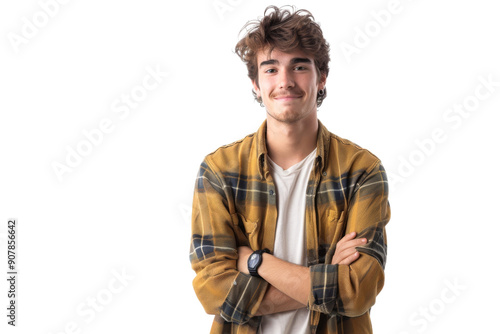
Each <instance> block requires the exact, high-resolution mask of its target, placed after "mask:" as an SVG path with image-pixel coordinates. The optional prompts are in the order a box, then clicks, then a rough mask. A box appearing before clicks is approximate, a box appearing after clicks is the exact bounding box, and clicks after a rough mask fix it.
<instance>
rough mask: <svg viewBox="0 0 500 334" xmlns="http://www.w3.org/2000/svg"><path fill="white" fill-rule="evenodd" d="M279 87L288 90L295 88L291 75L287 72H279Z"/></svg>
mask: <svg viewBox="0 0 500 334" xmlns="http://www.w3.org/2000/svg"><path fill="white" fill-rule="evenodd" d="M279 85H280V89H289V88H292V87H293V86H295V81H294V78H293V73H292V72H290V71H287V70H283V71H281V72H280V77H279Z"/></svg>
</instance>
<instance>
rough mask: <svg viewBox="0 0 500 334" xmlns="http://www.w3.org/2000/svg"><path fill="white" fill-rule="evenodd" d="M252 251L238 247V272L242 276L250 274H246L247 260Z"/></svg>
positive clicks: (248, 248)
mask: <svg viewBox="0 0 500 334" xmlns="http://www.w3.org/2000/svg"><path fill="white" fill-rule="evenodd" d="M252 253H253V250H252V249H251V248H250V247H247V246H241V247H238V263H237V267H238V271H240V272H242V273H244V274H250V273H249V272H248V258H249V257H250V255H252Z"/></svg>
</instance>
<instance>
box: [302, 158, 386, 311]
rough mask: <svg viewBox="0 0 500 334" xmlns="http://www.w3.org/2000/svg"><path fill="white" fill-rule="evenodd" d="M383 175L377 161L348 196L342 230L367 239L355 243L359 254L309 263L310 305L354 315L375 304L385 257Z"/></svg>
mask: <svg viewBox="0 0 500 334" xmlns="http://www.w3.org/2000/svg"><path fill="white" fill-rule="evenodd" d="M388 191H389V190H388V181H387V175H386V172H385V170H384V168H383V166H382V165H381V164H380V162H377V163H376V164H375V165H374V166H373V167H371V168H370V169H368V171H367V174H366V177H364V178H363V179H362V180H361V181H360V182H359V183H358V185H357V187H356V190H355V191H354V193H353V195H352V196H351V198H350V202H349V204H348V205H349V207H348V209H347V218H346V219H347V222H346V231H345V234H347V233H350V232H353V231H355V232H356V233H357V236H356V237H357V238H366V239H367V241H368V242H367V243H366V244H365V245H363V246H361V247H357V250H358V251H359V253H360V257H359V258H358V259H357V260H356V261H354V262H353V263H351V264H350V265H332V264H318V265H314V266H311V267H310V275H311V293H310V295H309V302H308V306H309V308H310V309H312V310H315V311H319V312H321V313H326V314H329V315H334V314H340V315H343V316H348V317H356V316H360V315H362V314H364V313H365V312H367V311H368V310H369V309H370V307H372V306H373V305H374V304H375V298H376V296H377V295H378V293H379V292H380V291H381V290H382V287H383V285H384V267H385V262H386V257H387V237H386V232H385V225H386V224H387V223H388V222H389V219H390V206H389V201H388Z"/></svg>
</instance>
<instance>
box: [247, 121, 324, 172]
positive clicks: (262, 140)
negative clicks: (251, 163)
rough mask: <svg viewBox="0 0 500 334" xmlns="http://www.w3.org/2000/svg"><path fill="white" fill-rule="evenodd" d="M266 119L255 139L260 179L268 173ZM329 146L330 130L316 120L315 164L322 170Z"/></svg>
mask: <svg viewBox="0 0 500 334" xmlns="http://www.w3.org/2000/svg"><path fill="white" fill-rule="evenodd" d="M266 132H267V120H265V121H264V122H263V123H262V125H261V126H260V127H259V130H258V131H257V134H256V137H255V139H256V140H257V161H258V163H259V173H260V176H261V178H262V179H265V178H266V177H267V175H268V174H269V164H268V161H267V159H266V156H267V145H266ZM329 147H330V132H329V131H328V129H327V128H326V127H325V126H324V125H323V124H322V123H321V122H320V121H319V120H318V136H317V140H316V148H317V151H316V162H315V165H316V166H317V167H318V169H319V170H320V171H321V172H323V171H324V170H325V169H326V168H327V167H328V166H327V165H328V153H329V151H330V150H329Z"/></svg>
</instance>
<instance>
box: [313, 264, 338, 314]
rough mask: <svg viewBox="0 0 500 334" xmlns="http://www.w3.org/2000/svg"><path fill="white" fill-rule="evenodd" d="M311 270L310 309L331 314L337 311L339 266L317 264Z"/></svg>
mask: <svg viewBox="0 0 500 334" xmlns="http://www.w3.org/2000/svg"><path fill="white" fill-rule="evenodd" d="M309 268H310V274H311V293H310V294H309V301H308V308H309V309H310V310H312V311H318V312H321V313H325V314H329V315H331V314H332V313H334V312H336V311H337V308H336V304H337V296H338V265H336V264H335V265H334V264H317V265H313V266H311V267H309Z"/></svg>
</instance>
